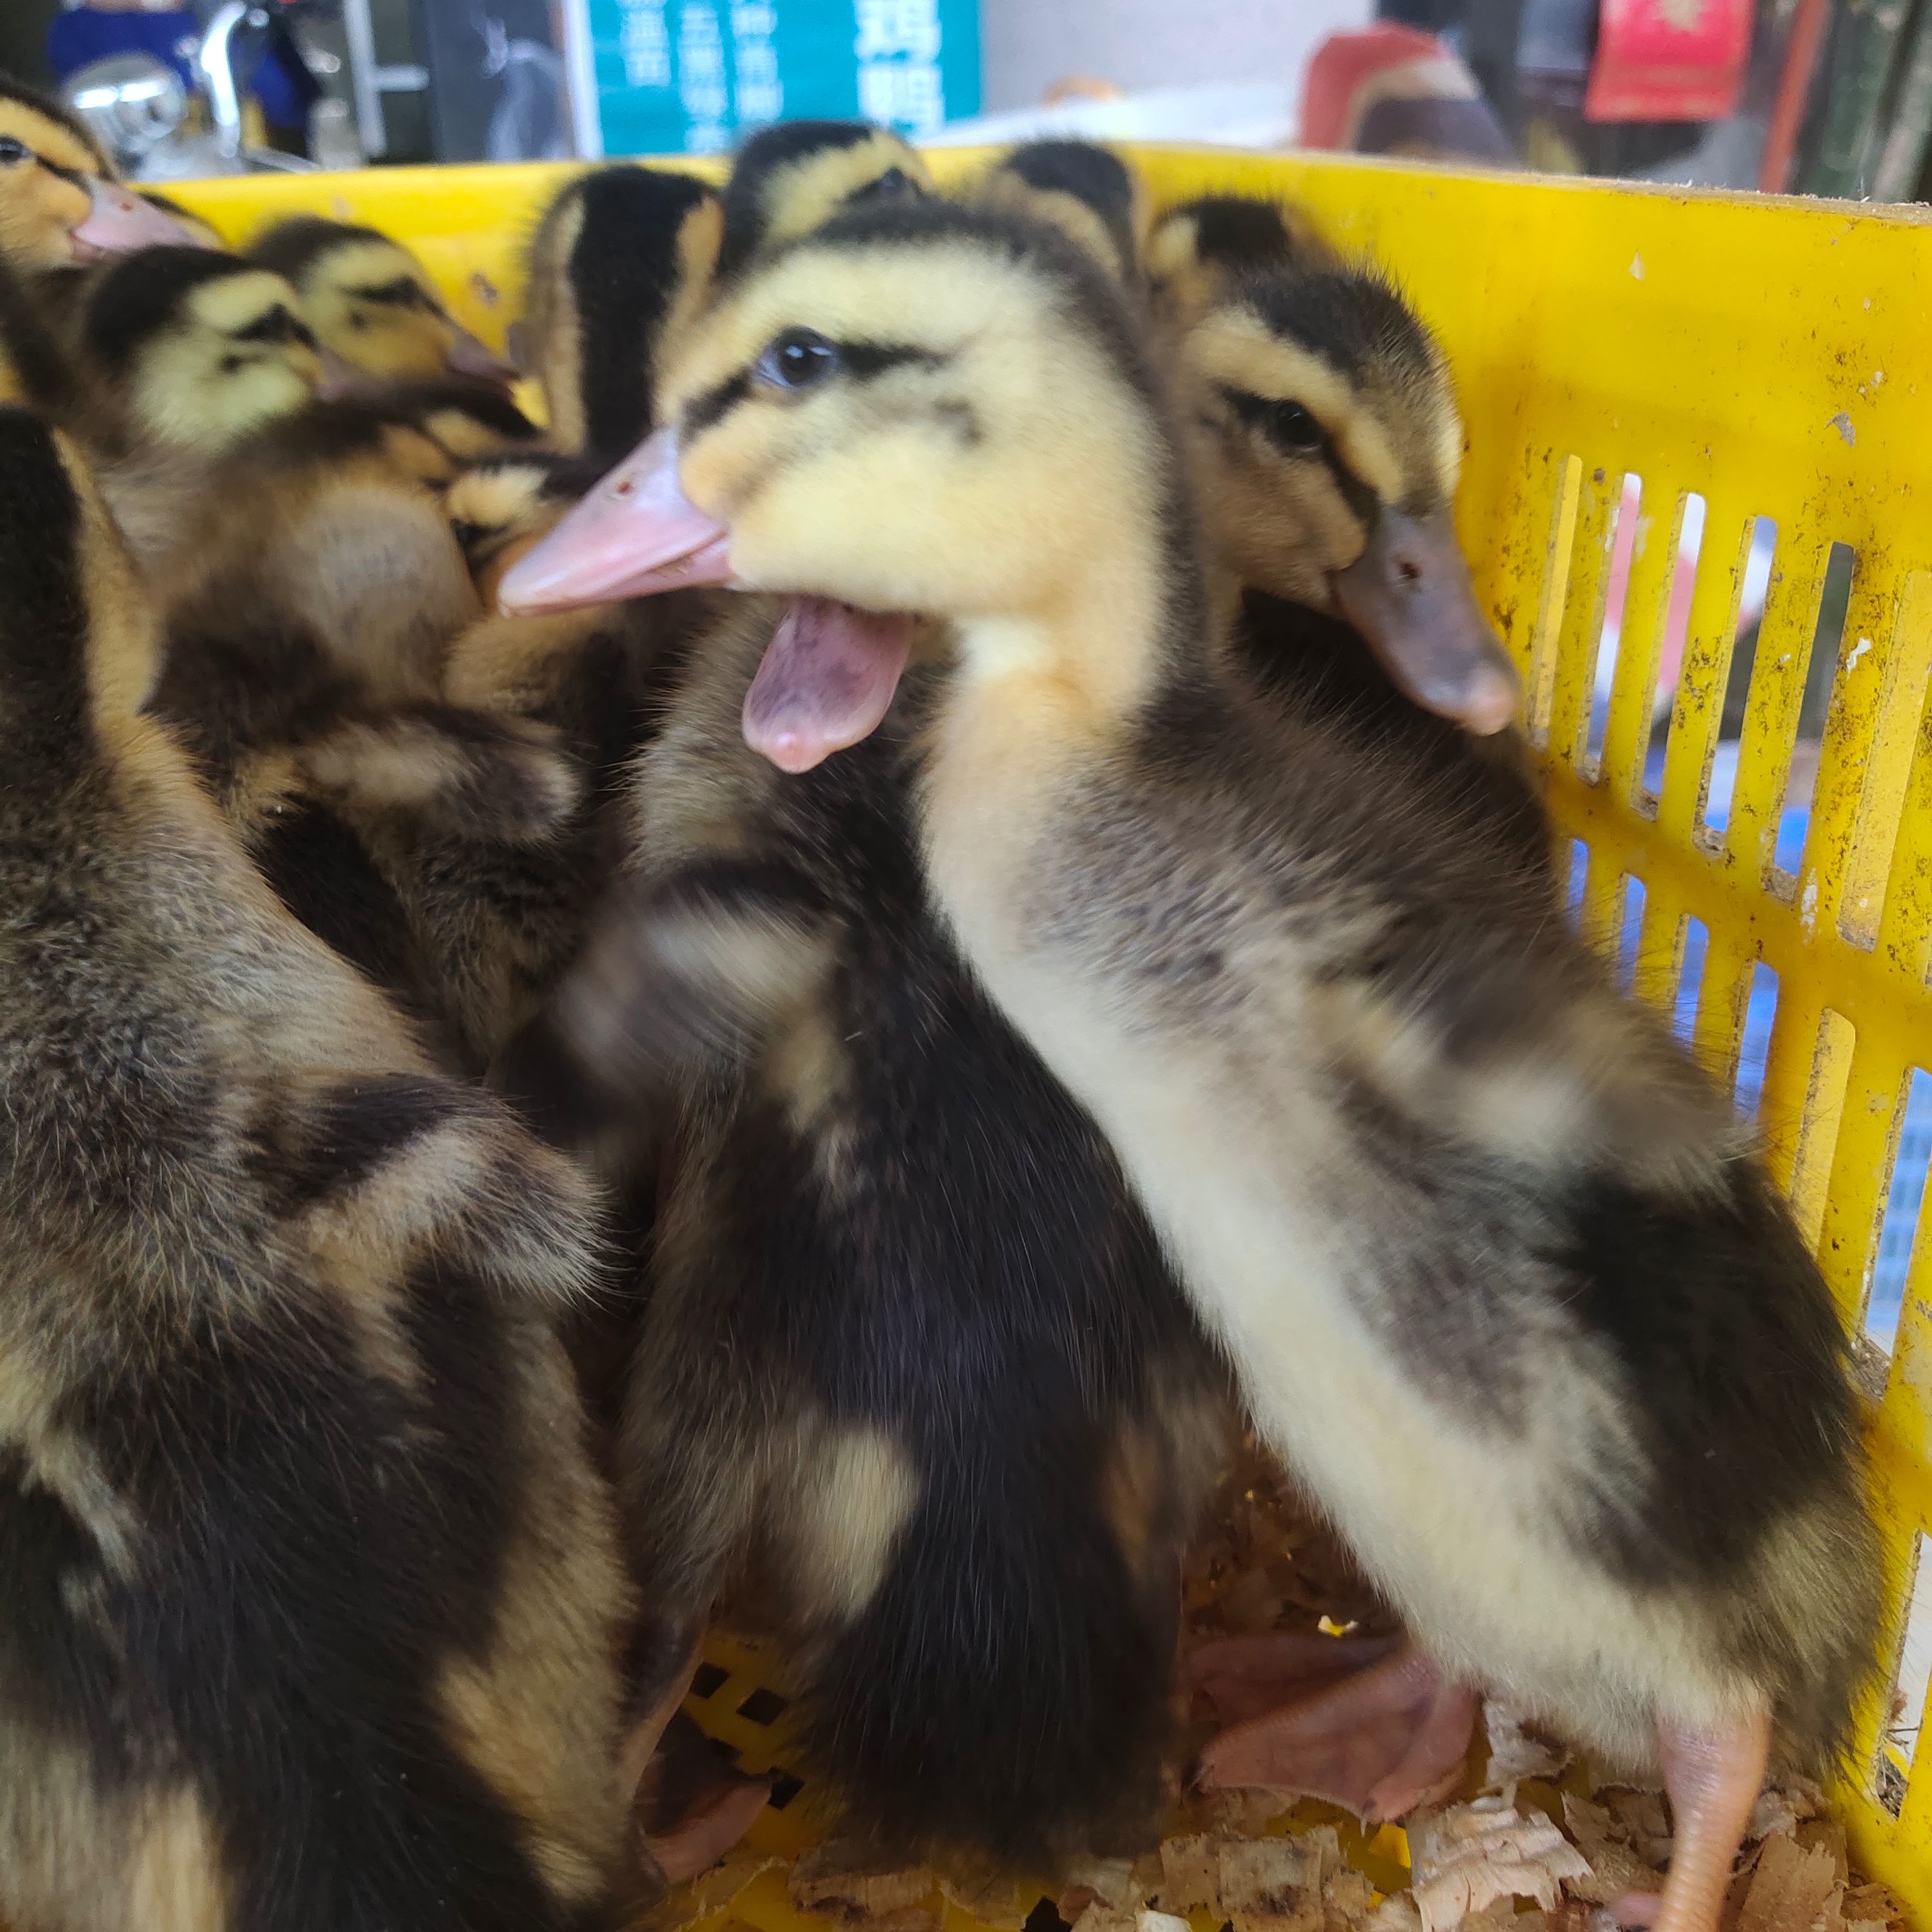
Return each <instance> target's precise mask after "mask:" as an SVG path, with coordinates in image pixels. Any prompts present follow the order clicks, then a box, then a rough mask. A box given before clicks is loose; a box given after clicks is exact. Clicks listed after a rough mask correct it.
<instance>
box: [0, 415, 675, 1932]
mask: <svg viewBox="0 0 1932 1932" xmlns="http://www.w3.org/2000/svg"><path fill="white" fill-rule="evenodd" d="M156 643H157V637H156V633H155V626H154V620H153V617H152V615H151V612H150V611H149V610H148V609H147V608H146V607H145V604H144V602H143V600H142V595H141V594H140V592H139V588H138V586H137V583H136V579H135V577H134V575H133V571H132V568H131V566H130V562H129V560H128V559H127V556H126V555H125V554H124V551H123V550H122V549H121V546H120V544H119V543H118V538H117V537H116V535H115V532H114V531H113V526H112V525H111V523H110V520H109V518H108V517H107V514H106V512H105V510H104V505H103V504H102V502H101V499H100V497H99V496H98V493H96V491H95V490H94V489H93V487H92V484H91V483H90V481H89V478H88V477H87V475H86V472H85V469H84V468H83V465H82V464H81V463H80V460H79V459H78V458H77V453H76V451H75V449H74V446H72V445H71V443H68V442H67V441H66V440H65V439H63V438H62V437H60V436H59V435H58V434H56V433H55V432H54V431H52V430H50V429H49V428H47V427H46V425H43V424H42V423H40V422H38V421H37V420H35V419H33V418H31V416H27V415H26V414H25V413H21V412H18V411H11V410H9V411H6V412H4V413H0V688H4V701H0V768H4V772H5V778H4V782H0V819H4V825H0V900H4V902H5V917H4V918H0V934H4V938H0V947H3V948H4V953H5V963H4V973H5V981H6V985H7V1000H6V1002H5V1009H4V1013H0V1028H4V1031H5V1041H4V1045H0V1092H4V1105H0V1135H4V1136H5V1151H4V1156H0V1176H4V1179H0V1196H4V1199H0V1230H4V1232H0V1241H4V1244H5V1273H6V1277H7V1282H8V1284H9V1286H8V1292H7V1296H6V1297H5V1307H4V1309H0V1360H4V1361H5V1365H6V1373H5V1388H6V1391H7V1394H6V1400H5V1404H4V1406H0V1541H4V1544H5V1549H6V1550H7V1558H6V1570H7V1589H6V1590H5V1592H4V1601H0V1914H4V1915H5V1918H6V1919H7V1922H9V1923H10V1924H16V1925H23V1926H24V1925H33V1926H36V1927H48V1928H50V1932H51V1928H56V1927H58V1928H70V1932H80V1928H83V1927H85V1928H86V1929H87V1932H155V1928H160V1927H166V1928H186V1927H190V1926H195V1927H201V1926H211V1925H216V1924H220V1925H222V1926H224V1927H232V1928H233V1932H270V1928H274V1932H301V1928H315V1932H322V1928H324V1927H327V1928H330V1932H336V1929H337V1928H341V1927H347V1926H350V1925H372V1926H373V1925H377V1924H381V1925H386V1926H402V1925H429V1924H437V1925H446V1926H451V1927H459V1926H460V1927H466V1928H476V1932H483V1928H486V1927H492V1928H493V1927H502V1928H506V1932H507V1928H508V1927H513V1926H514V1927H548V1928H554V1929H555V1932H565V1928H567V1927H577V1926H580V1925H582V1924H585V1923H586V1922H589V1918H590V1916H591V1915H592V1914H593V1913H595V1912H599V1911H602V1910H606V1909H616V1908H618V1907H619V1906H622V1905H623V1904H624V1903H625V1902H626V1901H627V1900H628V1898H629V1897H631V1896H633V1895H634V1893H635V1891H636V1889H637V1886H638V1885H639V1884H640V1877H639V1875H638V1874H637V1873H636V1872H635V1870H634V1869H633V1868H632V1867H633V1861H632V1860H631V1856H630V1855H629V1853H628V1849H627V1846H626V1834H625V1816H626V1803H627V1796H628V1794H627V1793H626V1791H625V1787H624V1784H623V1782H622V1772H621V1766H620V1747H621V1745H622V1732H621V1725H622V1712H621V1707H620V1701H619V1700H620V1685H619V1677H618V1672H617V1669H616V1657H617V1655H618V1652H619V1647H620V1646H621V1645H622V1643H623V1641H624V1638H625V1626H626V1624H627V1622H628V1619H629V1617H630V1615H631V1598H630V1595H629V1592H628V1587H627V1586H626V1584H625V1580H624V1577H623V1573H622V1566H621V1564H620V1562H619V1556H618V1551H617V1547H616V1539H615V1535H614V1523H613V1512H612V1507H611V1502H610V1496H609V1493H608V1491H607V1487H606V1485H605V1484H604V1482H603V1481H601V1479H600V1478H599V1477H598V1475H597V1474H596V1472H595V1469H594V1468H593V1466H592V1463H591V1460H590V1458H589V1454H588V1451H587V1448H586V1444H585V1441H584V1435H583V1421H582V1417H581V1414H580V1410H579V1408H578V1406H577V1399H576V1397H575V1395H574V1391H573V1390H572V1388H571V1384H570V1380H569V1377H568V1373H567V1370H566V1369H565V1364H564V1361H563V1358H562V1353H561V1351H560V1349H559V1345H558V1343H557V1341H556V1336H555V1334H554V1332H553V1331H554V1326H555V1323H556V1319H557V1318H558V1317H559V1314H560V1313H562V1312H563V1311H564V1310H567V1309H568V1307H570V1306H571V1304H573V1303H574V1302H575V1301H577V1300H578V1299H580V1298H581V1297H582V1296H583V1295H584V1294H585V1292H586V1290H587V1289H588V1288H589V1286H590V1284H591V1283H592V1280H593V1279H594V1277H595V1273H596V1269H597V1265H598V1255H597V1238H596V1225H595V1202H594V1200H593V1198H592V1194H591V1192H590V1190H589V1187H587V1185H586V1182H585V1181H584V1180H583V1178H582V1177H581V1175H579V1174H578V1173H577V1172H576V1171H575V1170H574V1169H573V1168H572V1167H571V1166H570V1164H569V1163H567V1162H566V1161H565V1160H562V1159H560V1158H559V1157H557V1156H556V1155H555V1154H552V1153H550V1152H549V1151H546V1150H545V1149H544V1148H541V1146H539V1145H538V1144H536V1143H535V1142H534V1141H532V1139H530V1138H529V1136H527V1135H526V1133H523V1131H522V1130H520V1128H519V1127H517V1125H516V1124H515V1123H514V1121H513V1120H512V1119H511V1118H510V1117H509V1116H508V1115H507V1114H506V1113H505V1112H504V1111H503V1109H502V1108H501V1107H500V1106H498V1105H496V1103H493V1102H492V1101H491V1100H490V1099H489V1098H488V1097H486V1096H484V1095H483V1094H479V1093H478V1092H476V1091H474V1090H472V1089H470V1088H465V1087H463V1086H460V1085H456V1084H454V1083H452V1082H448V1081H446V1080H444V1079H441V1078H440V1077H438V1076H437V1075H436V1073H434V1070H432V1069H431V1067H430V1066H429V1064H428V1062H427V1061H425V1059H424V1058H423V1057H422V1055H421V1054H420V1052H418V1051H417V1049H416V1048H415V1047H414V1046H413V1045H412V1043H410V1040H409V1039H408V1037H407V1035H406V1034H405V1033H404V1031H403V1029H402V1028H401V1026H400V1025H399V1024H398V1022H397V1021H396V1019H395V1017H394V1016H393V1015H392V1013H390V1011H389V1009H388V1008H387V1007H386V1004H384V1002H383V1001H382V1000H381V999H380V997H378V996H377V995H376V994H375V993H374V992H373V991H372V990H371V989H370V988H369V987H368V986H367V985H366V984H365V983H364V982H363V981H362V980H360V979H359V977H357V976H356V974H354V973H353V972H351V971H349V970H348V969H347V968H346V967H345V966H344V965H342V963H341V962H340V961H339V960H338V959H336V958H335V956H333V955H332V954H331V953H329V951H328V950H326V948H324V947H322V946H321V945H320V944H318V943H317V941H315V940H314V939H313V938H311V936H310V935H308V933H306V932H304V931H303V930H302V929H301V928H300V927H299V926H297V925H296V923H295V922H294V921H293V920H292V919H290V918H289V917H288V916H287V914H286V913H284V912H283V911H282V910H281V908H280V907H278V906H277V905H276V904H275V902H274V901H273V900H272V898H271V897H270V896H269V895H268V893H267V892H266V891H265V890H264V889H263V886H262V884H261V882H260V880H259V879H258V878H257V877H256V875H255V874H254V871H253V869H252V868H251V866H250V865H248V862H246V861H245V859H244V858H243V856H242V854H241V853H240V852H239V850H237V849H236V846H235V844H234V843H233V839H232V838H231V837H230V835H229V833H228V832H227V830H226V827H225V826H224V825H223V822H222V820H221V819H220V816H219V815H218V814H217V812H216V811H215V810H214V807H213V805H212V804H211V801H210V800H209V799H208V796H206V794H205V793H204V792H203V791H202V789H201V787H200V786H199V784H198V783H197V781H196V778H195V777H194V775H193V772H192V770H191V769H190V765H189V763H188V761H187V758H186V757H185V756H184V754H183V753H182V751H181V749H180V748H178V745H176V744H175V742H174V741H173V740H172V738H171V737H170V736H169V733H167V732H166V730H164V729H163V727H161V726H160V725H159V724H157V723H156V722H154V721H153V720H152V719H151V718H149V717H148V716H145V715H143V712H142V698H143V696H144V694H145V691H146V688H147V687H148V685H149V683H150V682H151V680H152V679H153V677H154V670H155V651H156ZM600 1922H601V1921H600ZM626 1922H628V1921H626Z"/></svg>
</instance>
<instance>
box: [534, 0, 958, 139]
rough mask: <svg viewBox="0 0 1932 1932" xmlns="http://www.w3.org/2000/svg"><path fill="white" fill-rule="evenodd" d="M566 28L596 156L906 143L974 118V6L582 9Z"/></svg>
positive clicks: (595, 3)
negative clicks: (876, 137) (767, 131)
mask: <svg viewBox="0 0 1932 1932" xmlns="http://www.w3.org/2000/svg"><path fill="white" fill-rule="evenodd" d="M573 11H576V10H575V9H573ZM571 24H572V26H573V27H575V28H580V29H581V30H582V31H585V32H586V34H587V37H588V39H589V61H588V62H584V61H583V59H582V58H579V59H578V60H577V62H576V63H575V64H574V65H575V68H576V71H577V73H578V74H580V75H581V74H584V72H585V70H586V66H587V67H588V68H589V77H590V78H592V80H593V82H594V85H595V91H596V98H597V123H598V129H599V130H600V132H601V140H602V147H603V151H604V153H605V154H674V153H680V152H681V153H685V154H709V153H715V152H717V151H719V150H721V149H723V148H730V147H731V146H733V145H735V144H736V142H737V140H738V139H739V136H741V135H742V134H744V133H748V132H749V131H750V130H752V129H754V128H756V127H762V126H763V125H764V124H765V123H766V122H767V121H778V120H786V121H796V120H802V119H806V118H815V117H818V116H821V115H822V116H826V117H828V118H835V119H841V120H847V119H851V118H855V117H856V118H859V119H862V120H866V121H880V122H881V123H883V124H885V125H886V126H888V127H896V128H898V130H900V131H901V133H907V134H913V135H917V134H923V133H930V132H931V131H932V130H933V129H934V128H936V127H938V126H939V125H940V124H941V122H943V121H956V120H958V119H959V118H961V117H962V116H963V115H969V114H975V113H978V111H979V107H980V21H979V7H978V4H977V0H583V5H582V8H581V10H580V12H578V13H577V19H576V20H574V21H573V22H572V23H571Z"/></svg>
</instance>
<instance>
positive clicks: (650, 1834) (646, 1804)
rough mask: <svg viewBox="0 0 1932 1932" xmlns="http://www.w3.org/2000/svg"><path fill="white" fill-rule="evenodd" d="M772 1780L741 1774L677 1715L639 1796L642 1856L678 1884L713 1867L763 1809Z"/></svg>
mask: <svg viewBox="0 0 1932 1932" xmlns="http://www.w3.org/2000/svg"><path fill="white" fill-rule="evenodd" d="M771 1788H772V1787H771V1781H770V1779H769V1778H754V1777H752V1776H751V1775H748V1773H746V1772H742V1771H740V1770H739V1769H738V1768H737V1767H736V1766H735V1765H734V1764H733V1763H732V1762H731V1760H730V1758H729V1757H727V1755H726V1754H725V1753H724V1749H723V1748H722V1747H721V1746H720V1745H717V1744H715V1743H714V1742H712V1739H709V1738H708V1737H706V1736H705V1734H704V1733H703V1732H702V1731H701V1730H699V1729H698V1727H697V1725H696V1724H694V1722H693V1721H691V1718H688V1717H687V1716H685V1714H684V1713H683V1712H682V1711H680V1712H678V1713H677V1715H676V1716H675V1717H673V1718H672V1719H671V1721H670V1724H668V1725H667V1726H666V1727H665V1729H664V1736H663V1737H662V1738H661V1739H660V1740H659V1741H658V1751H657V1754H656V1756H655V1757H653V1758H652V1760H651V1764H650V1768H649V1770H648V1771H647V1772H646V1774H645V1777H644V1781H643V1784H642V1785H641V1786H640V1787H639V1790H638V1792H637V1830H638V1833H639V1835H640V1838H641V1839H642V1841H643V1849H644V1850H645V1851H646V1852H647V1853H648V1854H649V1856H650V1857H651V1858H652V1860H653V1861H655V1864H656V1865H657V1867H658V1870H659V1871H661V1873H663V1874H664V1877H665V1879H667V1880H668V1881H669V1882H670V1883H671V1884H673V1885H681V1884H682V1883H683V1882H684V1881H685V1879H688V1878H695V1877H696V1876H697V1874H698V1873H700V1872H702V1871H706V1870H709V1869H710V1867H712V1865H714V1864H716V1863H717V1862H718V1860H719V1859H720V1858H722V1857H723V1856H724V1854H725V1853H726V1852H728V1851H729V1850H730V1849H731V1847H732V1846H733V1845H735V1844H736V1843H737V1842H738V1841H739V1839H740V1838H742V1837H743V1836H744V1835H745V1832H748V1830H749V1829H751V1821H752V1820H754V1818H756V1817H757V1815H758V1814H759V1813H760V1811H763V1809H764V1807H765V1800H766V1799H767V1798H768V1797H769V1796H770V1795H771Z"/></svg>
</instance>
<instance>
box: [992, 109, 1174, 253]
mask: <svg viewBox="0 0 1932 1932" xmlns="http://www.w3.org/2000/svg"><path fill="white" fill-rule="evenodd" d="M973 198H974V199H975V200H977V201H980V202H983V203H984V204H985V205H986V206H987V207H989V208H1006V209H1008V210H1010V211H1011V212H1013V213H1014V214H1019V215H1024V216H1026V217H1030V218H1031V219H1032V220H1036V221H1044V222H1046V223H1049V224H1050V225H1051V226H1054V227H1055V228H1058V229H1060V230H1061V233H1063V234H1064V235H1066V236H1067V237H1068V238H1069V239H1070V240H1072V241H1073V242H1078V243H1079V245H1080V246H1081V247H1082V248H1085V249H1086V250H1087V251H1088V253H1089V254H1091V255H1092V256H1093V257H1094V260H1096V261H1097V262H1098V263H1100V266H1102V267H1103V268H1104V269H1106V270H1107V272H1109V274H1110V275H1115V276H1116V277H1118V279H1119V280H1120V281H1121V284H1122V286H1123V287H1127V288H1129V289H1138V288H1139V286H1140V284H1141V245H1142V236H1143V235H1144V234H1145V232H1146V229H1147V195H1146V191H1145V188H1144V187H1143V186H1142V182H1141V179H1140V177H1139V175H1137V174H1136V172H1134V170H1133V169H1132V168H1130V167H1129V166H1128V165H1127V163H1126V162H1125V161H1124V160H1121V157H1120V156H1119V155H1118V154H1115V153H1114V152H1113V151H1112V149H1111V148H1103V147H1102V146H1101V145H1100V144H1099V142H1095V141H1029V142H1026V143H1025V145H1022V146H1020V147H1017V148H1013V150H1011V151H1010V152H1009V153H1007V154H1003V155H1001V157H1000V159H999V160H998V161H996V162H995V163H994V165H993V166H992V167H991V168H990V169H988V170H987V172H986V175H984V176H983V178H982V179H981V180H980V181H979V182H978V183H977V185H976V187H975V189H974V197H973Z"/></svg>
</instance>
